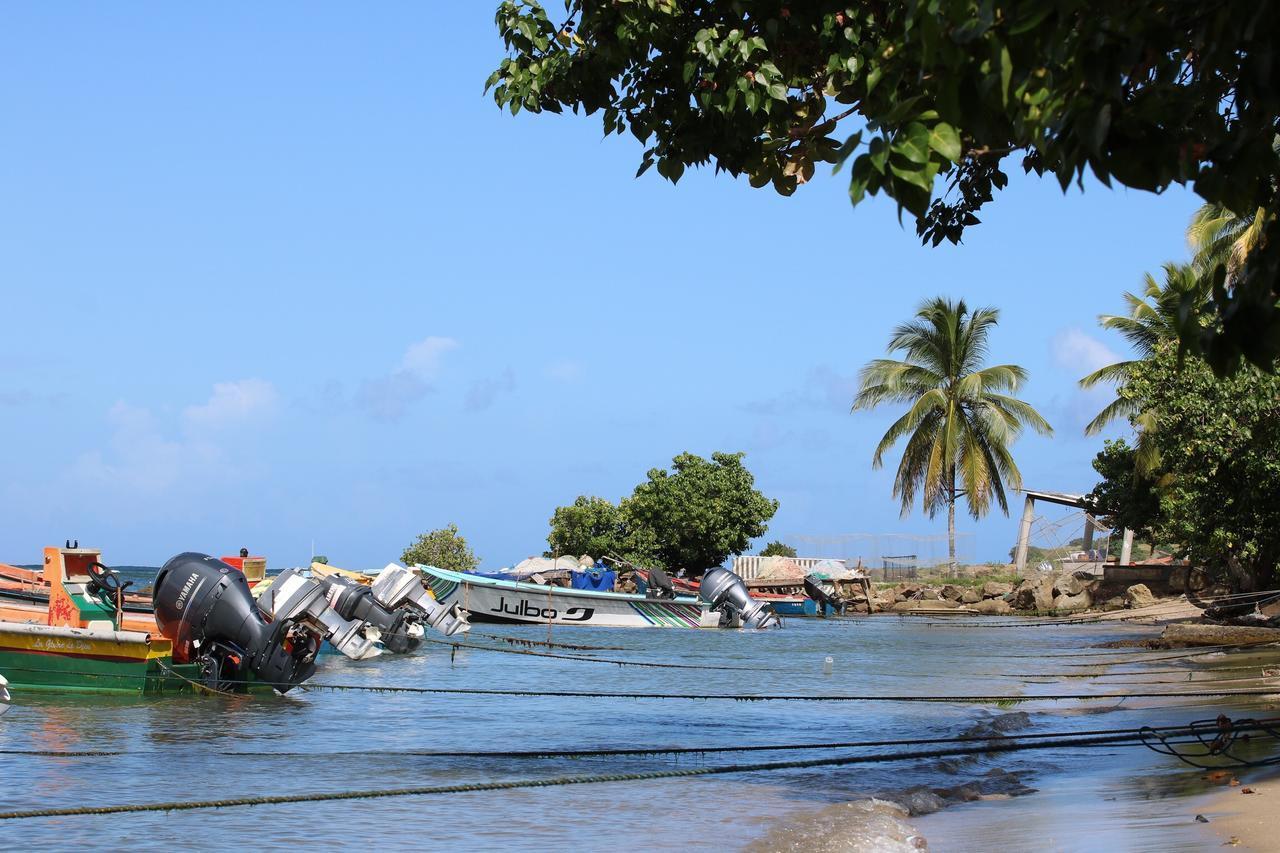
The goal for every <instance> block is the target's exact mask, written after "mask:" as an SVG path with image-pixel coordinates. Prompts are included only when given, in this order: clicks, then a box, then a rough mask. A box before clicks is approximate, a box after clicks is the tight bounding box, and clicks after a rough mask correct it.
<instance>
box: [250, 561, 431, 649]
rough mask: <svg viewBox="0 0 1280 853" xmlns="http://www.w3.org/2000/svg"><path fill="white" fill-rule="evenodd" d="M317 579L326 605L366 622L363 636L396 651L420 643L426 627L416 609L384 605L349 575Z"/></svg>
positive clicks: (353, 618)
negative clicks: (326, 598)
mask: <svg viewBox="0 0 1280 853" xmlns="http://www.w3.org/2000/svg"><path fill="white" fill-rule="evenodd" d="M317 580H318V581H319V583H320V584H321V585H322V586H324V588H325V595H326V596H327V597H328V599H329V606H330V607H332V608H333V609H334V610H336V611H338V615H339V616H341V617H342V618H343V619H348V620H350V621H352V622H364V623H366V625H365V628H364V636H365V637H366V638H368V639H370V640H377V641H379V642H381V643H382V646H383V648H385V649H386V650H387V651H389V652H395V653H396V654H404V653H405V652H411V651H413V650H414V649H416V648H417V647H418V646H420V645H422V635H423V634H425V633H426V631H425V630H423V627H422V619H421V618H420V616H419V615H418V612H417V611H416V610H413V609H410V608H407V607H406V608H404V609H401V610H391V609H388V608H386V607H383V606H382V604H381V603H380V602H379V601H378V600H377V599H376V598H375V597H374V595H373V590H372V589H370V588H369V587H367V586H365V585H364V584H362V583H356V582H355V581H353V580H351V579H350V578H344V577H340V576H338V575H326V576H325V577H322V578H317ZM268 591H269V590H268ZM265 594H266V593H264V595H265Z"/></svg>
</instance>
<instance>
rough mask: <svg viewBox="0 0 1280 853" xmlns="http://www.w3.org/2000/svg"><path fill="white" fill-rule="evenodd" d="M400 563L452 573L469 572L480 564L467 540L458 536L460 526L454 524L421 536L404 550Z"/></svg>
mask: <svg viewBox="0 0 1280 853" xmlns="http://www.w3.org/2000/svg"><path fill="white" fill-rule="evenodd" d="M400 561H401V562H403V563H404V564H405V565H407V566H414V565H424V566H435V567H436V568H437V569H447V570H449V571H451V572H469V571H471V570H472V569H474V568H475V567H476V566H478V565H479V564H480V559H479V558H478V557H476V555H475V554H473V553H472V552H471V549H470V548H469V547H468V546H467V540H466V539H464V538H463V537H462V536H459V535H458V525H456V524H452V523H450V524H449V525H447V526H445V527H441V528H440V529H438V530H432V531H431V532H430V533H423V534H421V535H419V536H418V538H417V539H415V540H414V542H413V544H412V545H410V546H409V547H408V548H405V549H404V553H403V554H402V555H401V556H400Z"/></svg>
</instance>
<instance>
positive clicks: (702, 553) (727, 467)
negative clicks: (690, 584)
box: [547, 453, 778, 574]
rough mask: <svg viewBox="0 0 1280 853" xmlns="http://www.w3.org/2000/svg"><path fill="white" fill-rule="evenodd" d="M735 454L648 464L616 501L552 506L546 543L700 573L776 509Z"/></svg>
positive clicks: (760, 529)
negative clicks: (666, 464)
mask: <svg viewBox="0 0 1280 853" xmlns="http://www.w3.org/2000/svg"><path fill="white" fill-rule="evenodd" d="M742 458H743V454H741V453H713V454H712V455H711V459H710V460H706V459H703V458H702V457H700V456H695V455H693V454H692V453H682V454H680V455H679V456H677V457H675V459H673V460H672V470H671V471H669V472H668V471H666V470H663V469H661V468H655V469H653V470H651V471H650V472H649V474H648V479H647V480H646V481H645V482H643V483H641V484H640V485H638V486H636V488H635V491H634V492H633V493H632V494H631V496H630V497H628V498H626V499H624V500H623V501H622V502H621V503H620V504H619V505H617V506H614V505H613V504H611V503H609V502H608V501H606V500H604V499H603V498H590V497H585V496H584V497H579V498H578V499H577V500H575V501H574V502H573V504H571V505H569V506H562V507H558V508H557V509H556V511H555V514H554V515H553V516H552V517H551V532H550V533H549V534H548V536H547V544H548V545H550V546H551V549H552V551H555V552H558V553H561V554H566V553H567V554H584V553H585V554H592V555H594V556H601V555H610V556H617V557H621V558H623V559H626V560H630V561H632V562H635V563H638V564H641V565H650V566H660V567H663V568H668V569H687V570H689V571H690V572H691V573H693V574H701V573H702V572H703V571H705V570H706V569H709V568H712V567H714V566H718V565H720V564H721V563H723V562H724V561H725V560H726V559H727V558H728V557H729V555H730V554H740V553H742V552H743V551H745V550H746V549H747V546H748V545H750V544H751V540H752V539H755V538H757V537H760V536H763V535H764V533H765V530H766V524H767V522H768V521H769V519H771V518H773V515H774V513H775V512H777V509H778V502H777V501H775V500H770V499H769V498H766V497H765V496H764V495H763V494H761V493H760V492H759V491H758V490H756V488H755V479H754V478H753V477H752V475H751V472H750V471H748V470H747V469H746V466H744V465H743V464H742ZM593 549H594V550H593Z"/></svg>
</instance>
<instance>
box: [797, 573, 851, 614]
mask: <svg viewBox="0 0 1280 853" xmlns="http://www.w3.org/2000/svg"><path fill="white" fill-rule="evenodd" d="M804 594H805V595H807V596H809V597H810V598H812V599H813V603H814V604H816V605H818V615H819V616H822V617H824V618H825V617H826V615H827V607H830V608H831V609H832V610H834V611H835V612H836V613H844V599H843V598H840V597H839V596H835V595H832V594H831V593H829V592H827V591H826V590H825V589H823V588H822V584H820V583H819V582H818V578H817V577H816V576H815V575H805V576H804Z"/></svg>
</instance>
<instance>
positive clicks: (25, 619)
mask: <svg viewBox="0 0 1280 853" xmlns="http://www.w3.org/2000/svg"><path fill="white" fill-rule="evenodd" d="M77 546H78V543H77ZM100 558H101V552H99V551H97V550H94V549H90V548H79V547H72V546H71V545H70V543H68V546H67V547H65V548H46V549H45V552H44V567H43V572H42V575H43V577H42V581H43V583H44V585H45V586H46V587H47V590H48V591H47V606H46V608H45V611H44V613H43V614H37V613H33V611H32V608H31V607H30V602H25V603H24V606H23V607H22V608H21V609H20V610H19V611H18V616H19V617H20V618H17V619H15V618H8V619H5V620H0V673H2V674H3V675H4V676H5V677H6V678H7V679H8V681H9V683H10V685H11V686H12V688H13V690H14V692H16V693H18V694H19V695H21V693H23V692H26V691H50V690H52V691H60V692H61V691H70V692H93V693H134V694H151V693H162V692H194V691H199V690H206V689H213V690H216V691H218V692H236V693H243V692H248V691H251V690H267V691H270V690H274V691H277V692H280V693H284V692H286V691H288V690H290V689H291V688H293V687H295V686H297V685H298V684H300V683H302V682H303V681H305V680H306V679H308V678H310V677H311V674H312V673H313V672H315V658H316V653H317V651H318V650H319V648H320V644H321V643H322V642H324V641H325V640H326V639H332V638H335V637H336V636H338V635H342V636H343V637H347V639H348V641H349V642H350V643H353V644H357V645H369V646H371V645H372V642H371V641H366V640H365V639H364V638H362V637H357V636H355V634H356V631H355V628H354V626H353V625H352V623H350V622H348V621H347V620H344V619H342V618H341V617H340V616H339V615H338V614H337V613H336V612H335V611H333V609H332V608H330V607H329V605H328V603H327V601H326V598H325V588H324V587H323V586H322V585H321V584H319V583H315V582H312V581H307V582H306V583H304V584H297V585H295V587H294V588H292V589H291V590H290V591H289V592H288V593H287V594H285V595H281V596H278V598H277V602H276V609H275V611H274V618H273V619H270V620H268V619H267V618H266V617H265V616H264V614H263V613H262V612H261V611H259V610H258V607H257V604H256V603H255V601H254V599H253V597H252V595H251V594H250V593H249V586H248V582H247V580H246V579H245V576H244V575H243V574H242V573H241V572H240V571H239V570H237V569H235V568H232V567H231V566H229V565H227V564H226V563H224V562H222V561H220V560H217V559H215V558H213V557H209V556H207V555H204V554H196V553H185V554H179V555H178V556H176V557H174V558H173V559H171V560H169V561H168V562H167V563H165V565H164V566H162V567H161V569H160V571H159V572H158V573H157V574H156V579H155V584H154V586H153V588H152V592H151V603H152V607H153V610H152V611H151V612H150V613H149V614H147V621H146V622H145V626H146V628H145V629H144V630H131V629H130V627H129V625H128V624H126V622H125V618H124V610H123V603H124V599H125V589H126V587H128V586H129V582H128V581H123V580H122V579H121V577H120V575H119V574H118V573H116V572H114V571H112V570H111V569H110V568H109V567H107V566H105V565H104V564H103V563H102V562H101V561H100ZM10 612H11V611H6V613H7V614H8V613H10ZM38 617H42V618H38ZM348 635H350V636H348ZM339 641H340V642H341V641H342V640H341V639H340V640H339Z"/></svg>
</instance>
